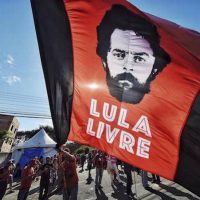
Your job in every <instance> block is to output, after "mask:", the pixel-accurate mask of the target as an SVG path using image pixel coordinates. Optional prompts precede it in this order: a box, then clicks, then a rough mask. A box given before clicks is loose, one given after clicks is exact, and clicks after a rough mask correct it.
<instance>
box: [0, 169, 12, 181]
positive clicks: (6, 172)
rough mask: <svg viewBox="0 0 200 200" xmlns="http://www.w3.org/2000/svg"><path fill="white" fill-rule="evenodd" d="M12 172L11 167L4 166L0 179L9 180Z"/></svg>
mask: <svg viewBox="0 0 200 200" xmlns="http://www.w3.org/2000/svg"><path fill="white" fill-rule="evenodd" d="M10 173H11V167H4V168H3V170H2V174H1V175H0V179H1V180H2V181H5V182H8V178H9V175H10Z"/></svg>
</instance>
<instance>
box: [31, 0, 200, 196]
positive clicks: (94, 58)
mask: <svg viewBox="0 0 200 200" xmlns="http://www.w3.org/2000/svg"><path fill="white" fill-rule="evenodd" d="M44 2H45V1H39V0H34V1H33V3H32V4H33V13H34V17H35V23H36V28H37V34H38V38H39V45H40V52H41V56H42V60H43V68H44V72H45V78H46V83H47V89H48V88H49V89H48V94H49V98H50V102H52V105H51V111H52V114H53V115H52V117H53V119H54V125H55V127H57V130H58V129H59V127H60V126H59V124H60V125H62V122H64V123H65V124H67V125H69V124H70V132H69V137H68V139H70V140H73V141H76V142H79V143H82V144H89V145H91V146H93V147H96V148H98V149H101V150H103V151H105V152H107V153H108V154H111V155H114V156H116V157H117V158H119V159H121V160H123V161H126V162H128V163H130V164H132V165H134V166H137V167H139V168H141V169H144V170H146V171H149V172H151V173H155V174H158V175H160V176H162V177H165V178H167V179H171V180H174V179H175V180H177V181H178V182H179V183H181V184H182V185H185V186H186V187H188V188H189V189H191V190H192V191H193V192H196V193H197V194H199V192H198V191H197V190H198V189H197V185H198V183H199V180H198V181H196V179H195V181H193V182H191V183H189V185H188V183H187V181H185V180H187V178H186V179H184V180H183V178H181V177H182V176H185V177H186V176H187V177H190V175H189V174H187V172H185V171H184V170H183V166H184V165H185V164H186V165H187V164H188V163H189V160H188V159H186V160H184V158H186V157H187V156H188V155H189V154H187V150H186V151H184V147H183V148H182V145H183V146H187V145H185V143H184V141H185V139H184V138H187V139H186V141H190V142H191V141H192V137H193V136H194V135H196V132H195V131H196V130H199V127H198V126H197V127H195V125H194V123H193V125H194V127H195V131H194V132H195V133H192V134H191V135H190V136H189V134H187V132H188V130H189V132H190V129H191V126H190V125H189V128H187V126H186V125H187V124H186V122H187V123H189V121H187V119H188V116H189V114H190V111H191V108H192V105H193V102H194V101H195V99H196V97H197V95H198V93H199V88H200V68H199V58H200V56H199V55H200V50H199V48H198V47H199V45H200V35H199V33H196V32H194V31H191V30H188V29H185V28H182V27H179V26H178V25H176V24H173V23H171V22H168V21H166V20H162V19H159V18H157V17H154V16H151V15H145V14H144V13H142V12H141V11H139V10H138V9H137V8H135V7H134V6H133V5H131V4H130V3H128V2H126V1H122V0H113V1H112V0H111V1H97V0H93V1H86V0H85V1H84V0H82V1H74V0H65V1H63V2H62V1H52V3H50V4H48V5H45V3H44ZM63 6H64V7H63ZM47 8H49V9H50V11H49V13H48V12H47V10H49V9H47ZM44 10H45V13H47V14H46V15H47V16H45V14H44ZM54 15H56V16H57V17H56V20H55V18H54V17H53V16H54ZM63 17H64V19H65V20H66V19H67V20H66V22H64V20H63ZM63 22H64V23H63ZM57 26H58V28H57ZM63 29H64V30H63ZM45 31H46V32H45ZM47 31H48V32H47ZM61 32H62V33H61ZM57 34H58V35H57ZM60 34H62V36H61V37H60ZM51 35H52V36H51ZM65 36H66V37H65ZM59 37H60V38H59ZM191 41H195V42H191ZM56 42H58V43H56ZM59 44H60V45H61V46H62V47H61V49H59V48H60V47H59ZM63 50H64V51H63ZM49 52H50V53H49ZM65 53H66V54H65ZM59 54H61V55H63V57H62V56H61V58H60V55H59ZM72 55H73V57H72ZM72 76H73V79H72ZM72 81H73V85H72ZM55 83H56V84H55ZM72 86H73V87H72ZM69 91H70V92H69ZM72 92H73V93H72ZM57 93H58V95H57ZM72 95H73V103H72V105H71V96H72ZM55 99H56V100H55ZM61 99H62V101H61ZM60 101H61V104H60ZM56 102H57V103H56ZM198 102H199V101H198V99H197V101H196V104H195V105H197V104H199V103H198ZM60 105H64V107H63V110H62V108H61V107H60ZM193 110H194V112H197V113H198V115H197V117H199V113H200V112H199V111H196V107H195V106H194V109H193ZM58 111H59V112H58ZM55 112H56V113H65V114H64V115H63V116H64V118H59V115H57V116H54V113H55ZM66 113H67V114H66ZM192 121H193V120H192ZM69 122H70V123H69ZM195 124H196V123H195ZM65 127H66V132H65V133H64V132H60V131H58V139H60V138H61V136H62V141H63V138H64V136H66V135H67V134H68V130H69V127H68V126H65ZM184 127H185V129H184ZM183 129H184V131H183ZM63 130H64V129H63ZM183 133H184V134H183ZM188 137H189V138H188ZM195 138H196V139H197V140H200V137H199V136H198V135H196V136H195ZM66 139H67V136H66ZM180 142H181V151H180ZM194 147H195V146H193V147H192V149H191V151H192V152H193V156H192V158H193V159H192V160H193V162H194V163H195V167H194V169H195V170H196V169H197V168H198V167H199V166H200V163H199V161H196V160H195V159H194V157H195V156H197V157H198V158H199V154H198V153H196V149H195V148H194ZM187 148H188V147H186V149H187ZM196 148H197V149H199V146H198V145H197V146H196ZM189 157H190V156H189ZM182 158H183V159H182ZM180 163H181V165H180ZM179 172H180V173H179ZM186 174H187V175H186ZM198 175H200V173H199V172H198ZM184 181H185V182H184Z"/></svg>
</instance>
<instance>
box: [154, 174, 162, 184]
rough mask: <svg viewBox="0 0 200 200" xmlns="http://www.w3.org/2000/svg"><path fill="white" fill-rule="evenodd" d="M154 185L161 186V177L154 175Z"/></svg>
mask: <svg viewBox="0 0 200 200" xmlns="http://www.w3.org/2000/svg"><path fill="white" fill-rule="evenodd" d="M152 183H157V184H160V176H158V175H156V174H152Z"/></svg>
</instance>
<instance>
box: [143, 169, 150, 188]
mask: <svg viewBox="0 0 200 200" xmlns="http://www.w3.org/2000/svg"><path fill="white" fill-rule="evenodd" d="M141 176H142V185H143V187H144V188H145V189H146V190H148V189H149V185H148V175H147V172H146V171H144V170H142V171H141Z"/></svg>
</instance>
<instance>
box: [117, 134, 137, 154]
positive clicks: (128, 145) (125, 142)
mask: <svg viewBox="0 0 200 200" xmlns="http://www.w3.org/2000/svg"><path fill="white" fill-rule="evenodd" d="M134 144H135V138H134V137H133V136H132V135H131V134H130V133H127V132H125V131H121V135H120V142H119V148H121V149H124V150H125V149H126V150H127V151H128V152H130V153H134V152H133V146H134Z"/></svg>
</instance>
